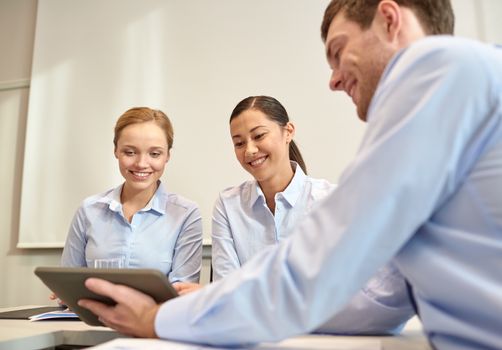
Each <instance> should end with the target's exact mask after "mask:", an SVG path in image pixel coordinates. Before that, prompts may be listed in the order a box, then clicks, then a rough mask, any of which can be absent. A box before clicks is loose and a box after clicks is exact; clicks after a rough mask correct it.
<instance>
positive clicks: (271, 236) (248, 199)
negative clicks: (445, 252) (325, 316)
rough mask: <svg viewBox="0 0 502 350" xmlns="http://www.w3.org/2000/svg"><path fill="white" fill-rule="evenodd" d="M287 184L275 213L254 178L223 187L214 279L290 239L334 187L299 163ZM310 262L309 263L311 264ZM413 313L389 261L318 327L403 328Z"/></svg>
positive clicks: (216, 220)
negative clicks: (338, 311)
mask: <svg viewBox="0 0 502 350" xmlns="http://www.w3.org/2000/svg"><path fill="white" fill-rule="evenodd" d="M291 166H292V167H293V169H294V170H295V173H294V176H293V179H292V180H291V182H290V183H289V185H288V187H287V188H286V189H285V190H284V191H283V192H279V193H277V194H276V195H275V204H276V205H275V215H274V214H272V212H271V211H270V209H269V208H268V206H267V203H266V201H265V195H264V194H263V191H262V190H261V188H260V186H259V185H258V183H257V182H256V181H255V180H250V181H246V182H244V183H242V184H241V185H239V186H236V187H231V188H228V189H226V190H224V191H222V192H221V193H220V195H219V198H218V200H217V201H216V204H215V207H214V212H213V224H212V263H213V278H214V280H215V281H217V280H220V279H221V278H223V277H225V276H227V275H228V274H229V273H231V272H232V271H234V270H236V269H238V268H240V267H241V266H242V265H243V264H245V263H246V262H247V261H248V260H250V259H251V258H252V257H253V256H255V255H256V254H258V253H260V252H262V251H263V250H264V249H265V248H267V247H270V246H273V245H275V244H277V243H278V242H279V241H281V240H283V239H285V238H287V237H289V236H290V235H291V233H292V232H294V229H295V227H296V226H298V225H299V223H300V222H301V220H302V218H304V217H305V216H306V215H307V214H308V213H309V212H310V211H311V210H312V207H315V205H316V204H317V203H318V202H319V201H320V200H321V199H323V198H324V197H326V196H327V195H328V194H329V193H330V192H331V191H332V190H333V189H334V188H335V185H333V184H330V183H329V182H328V181H326V180H323V179H314V178H312V177H310V176H307V175H305V173H304V172H303V170H302V169H301V167H299V166H298V164H297V163H295V162H292V164H291ZM306 264H307V262H306ZM413 314H414V310H413V307H412V306H411V303H410V302H409V295H408V290H407V289H406V284H405V281H404V278H403V277H402V276H401V274H400V273H399V271H398V270H397V269H396V268H395V267H394V266H393V265H392V264H389V265H388V266H385V267H383V268H381V269H380V270H379V271H378V273H377V274H376V275H375V276H374V277H373V278H372V279H371V280H370V281H369V282H368V284H367V285H366V286H365V287H364V288H363V289H362V290H361V291H360V292H359V293H358V294H357V295H356V296H354V297H353V298H352V300H351V302H350V303H349V304H348V305H347V306H346V307H345V308H344V309H343V310H342V311H341V312H340V313H339V314H337V315H336V316H335V317H333V318H332V319H330V320H329V321H328V322H326V323H325V324H323V325H322V326H321V327H319V328H318V329H316V332H322V333H337V334H340V333H343V334H354V333H357V334H382V333H392V332H394V331H398V330H399V329H400V328H401V326H402V325H404V322H406V321H407V320H408V319H409V318H410V317H411V316H412V315H413Z"/></svg>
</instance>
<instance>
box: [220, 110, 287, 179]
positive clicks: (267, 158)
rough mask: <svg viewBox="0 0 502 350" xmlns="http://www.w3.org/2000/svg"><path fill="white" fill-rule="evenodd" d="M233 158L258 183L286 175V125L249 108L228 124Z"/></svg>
mask: <svg viewBox="0 0 502 350" xmlns="http://www.w3.org/2000/svg"><path fill="white" fill-rule="evenodd" d="M230 134H231V136H232V142H233V144H234V150H235V156H236V157H237V160H238V161H239V163H241V165H242V167H243V168H244V169H245V170H246V171H247V172H249V173H250V174H251V175H252V176H253V177H254V178H255V179H256V180H257V181H258V182H262V181H268V180H271V179H273V178H275V177H282V176H290V173H291V165H290V162H289V142H290V141H291V138H292V137H293V135H292V129H291V127H290V124H288V125H287V126H286V127H283V126H280V125H279V124H277V123H276V122H274V121H273V120H271V119H269V118H268V117H267V116H266V115H265V114H264V113H263V112H261V111H258V110H254V109H249V110H246V111H244V112H242V113H241V114H239V115H238V116H237V117H236V118H234V119H233V120H232V121H231V122H230Z"/></svg>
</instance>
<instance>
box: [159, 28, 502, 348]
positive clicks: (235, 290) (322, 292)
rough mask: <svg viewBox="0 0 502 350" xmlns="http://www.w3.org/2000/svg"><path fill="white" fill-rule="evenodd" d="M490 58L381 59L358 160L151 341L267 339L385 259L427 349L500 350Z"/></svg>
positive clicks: (426, 43) (294, 330) (426, 53)
mask: <svg viewBox="0 0 502 350" xmlns="http://www.w3.org/2000/svg"><path fill="white" fill-rule="evenodd" d="M501 91H502V53H501V50H499V49H496V48H494V47H492V46H488V45H484V44H481V43H478V42H475V41H470V40H467V39H461V38H451V37H430V38H426V39H422V40H420V41H418V42H417V43H415V44H413V45H412V46H410V47H409V48H408V49H406V50H404V51H402V52H401V53H399V54H398V55H397V56H396V57H395V58H394V59H393V60H392V61H391V62H390V63H389V65H388V67H387V69H386V71H385V72H384V75H383V76H382V79H381V81H380V84H379V86H378V88H377V91H376V93H375V95H374V97H373V100H372V103H371V105H370V109H369V115H368V128H367V133H366V135H365V137H364V140H363V142H362V145H361V147H360V149H359V151H358V154H357V156H356V158H355V159H354V161H353V162H352V163H351V165H350V166H349V167H348V168H347V169H346V171H345V172H344V174H343V176H342V178H341V180H340V182H339V184H338V187H337V189H336V190H335V191H334V192H333V193H332V194H331V195H329V196H328V197H327V198H326V200H324V201H323V202H322V203H321V205H320V206H319V207H318V208H316V210H313V211H312V212H311V214H310V215H309V216H308V217H307V218H305V219H304V220H303V222H302V224H301V225H300V226H299V227H298V229H297V230H296V231H295V232H294V234H292V235H291V237H290V238H288V239H286V240H284V241H282V242H281V243H280V244H278V245H277V246H275V247H274V248H272V249H269V250H268V251H266V252H263V253H261V254H258V255H257V256H256V257H255V258H253V259H252V260H250V261H249V262H248V263H247V264H246V266H244V267H243V268H242V269H241V270H240V271H237V272H235V273H233V274H232V275H230V276H229V278H226V279H224V280H222V281H220V282H217V283H214V284H213V285H211V286H209V287H207V288H204V289H203V290H201V291H199V292H196V293H193V294H191V295H187V296H186V297H183V298H179V299H174V300H172V301H168V302H167V303H165V304H164V305H162V306H161V308H160V310H159V312H158V314H157V317H156V322H155V328H156V332H157V334H158V335H159V336H160V337H165V338H170V339H178V340H187V341H192V342H193V341H197V342H204V343H211V344H225V345H228V344H245V343H255V342H260V341H275V340H279V339H283V338H285V337H289V336H293V335H297V334H301V333H305V332H308V331H311V330H313V329H314V328H316V327H318V326H319V325H320V324H321V323H322V322H324V321H326V320H327V319H328V318H329V317H330V316H332V315H333V314H335V313H336V312H338V311H340V310H341V309H342V308H343V307H344V305H345V304H346V303H347V302H348V301H349V300H350V298H351V297H352V296H353V295H354V294H355V293H356V292H357V291H358V290H359V289H360V288H361V287H362V286H363V285H364V283H365V282H366V281H367V280H368V279H369V278H370V277H371V276H372V275H373V274H374V273H375V272H376V270H377V269H378V268H379V267H381V266H383V265H384V264H386V263H387V262H389V261H390V260H391V259H392V258H393V257H395V261H396V264H397V266H398V268H399V269H400V271H401V272H402V273H403V275H404V276H405V277H406V278H407V279H408V280H409V281H410V283H411V285H412V286H413V290H414V295H415V299H416V301H417V304H418V309H419V312H420V315H421V318H422V322H423V325H424V330H425V331H426V333H427V335H428V337H429V339H430V341H431V342H432V344H433V345H434V346H435V347H436V348H438V349H447V350H449V349H458V348H467V347H478V348H498V347H500V344H502V328H501V325H502V318H501V316H500V315H502V269H501V268H500V266H502V246H501V244H500V238H501V232H502V214H501V213H502V92H501Z"/></svg>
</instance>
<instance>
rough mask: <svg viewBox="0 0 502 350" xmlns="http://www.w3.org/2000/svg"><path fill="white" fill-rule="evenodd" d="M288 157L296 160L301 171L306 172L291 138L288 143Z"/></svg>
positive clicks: (305, 167)
mask: <svg viewBox="0 0 502 350" xmlns="http://www.w3.org/2000/svg"><path fill="white" fill-rule="evenodd" d="M289 159H290V160H292V161H294V162H297V163H298V165H299V166H300V168H302V170H303V172H304V173H305V174H307V166H306V165H305V161H304V160H303V157H302V154H301V153H300V150H299V149H298V146H297V145H296V143H295V141H293V140H291V142H290V143H289Z"/></svg>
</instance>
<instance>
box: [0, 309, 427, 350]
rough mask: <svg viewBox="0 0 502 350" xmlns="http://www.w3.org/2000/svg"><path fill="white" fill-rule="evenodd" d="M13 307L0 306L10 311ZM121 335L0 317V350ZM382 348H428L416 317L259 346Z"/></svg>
mask: <svg viewBox="0 0 502 350" xmlns="http://www.w3.org/2000/svg"><path fill="white" fill-rule="evenodd" d="M14 309H15V308H9V309H0V311H10V310H14ZM116 338H125V336H123V335H121V334H119V333H117V332H115V331H114V330H112V329H109V328H105V327H91V326H88V325H86V324H84V323H83V322H80V321H41V322H30V321H28V320H3V319H2V320H0V350H18V349H19V350H30V349H47V348H53V347H56V346H60V345H77V346H94V345H98V344H102V343H105V342H107V341H110V340H113V339H116ZM349 347H350V348H352V349H354V348H357V349H385V350H430V349H431V348H430V346H429V344H428V342H427V339H426V338H425V336H424V334H423V332H422V327H421V324H420V322H419V321H418V319H416V318H414V319H412V320H410V322H408V324H407V325H406V327H405V329H404V331H403V332H402V334H400V335H398V336H382V337H374V336H351V337H348V336H323V335H305V336H300V337H294V338H290V339H286V340H284V341H282V342H280V343H277V344H265V345H263V346H260V347H257V348H254V350H259V349H288V350H290V349H298V350H300V349H309V350H317V349H319V350H320V349H323V350H326V349H346V348H349Z"/></svg>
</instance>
